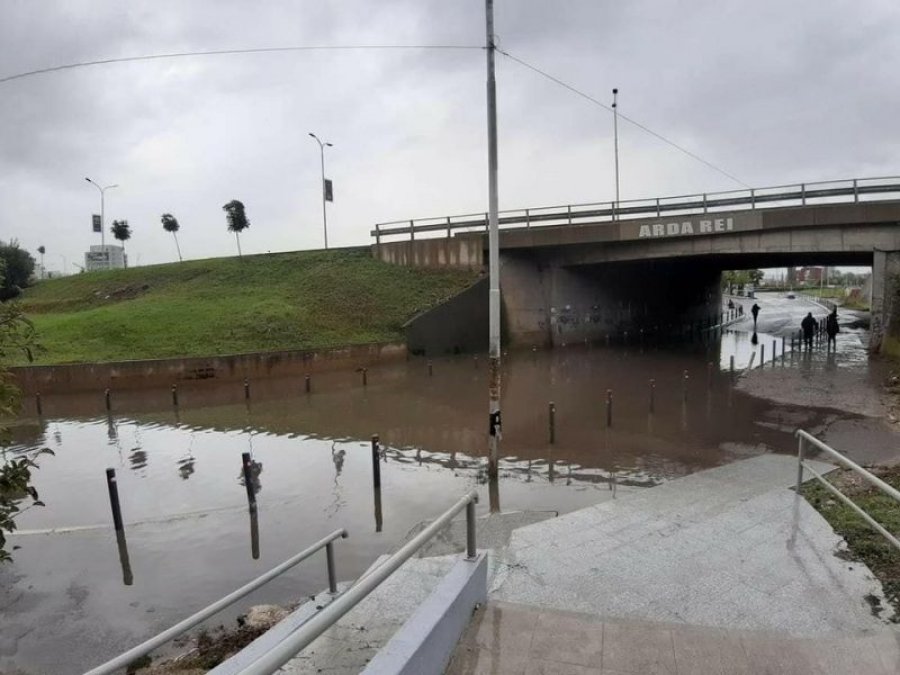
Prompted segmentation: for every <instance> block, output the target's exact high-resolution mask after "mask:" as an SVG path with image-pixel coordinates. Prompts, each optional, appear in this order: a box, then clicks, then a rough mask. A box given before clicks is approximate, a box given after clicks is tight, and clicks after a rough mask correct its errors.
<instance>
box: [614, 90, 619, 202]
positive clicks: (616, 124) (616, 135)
mask: <svg viewBox="0 0 900 675" xmlns="http://www.w3.org/2000/svg"><path fill="white" fill-rule="evenodd" d="M618 98H619V90H618V89H613V104H612V109H613V138H614V139H615V155H616V208H615V209H614V210H613V213H614V215H615V218H616V220H618V219H619V107H618Z"/></svg>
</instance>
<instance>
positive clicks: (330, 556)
mask: <svg viewBox="0 0 900 675" xmlns="http://www.w3.org/2000/svg"><path fill="white" fill-rule="evenodd" d="M325 560H326V562H327V564H328V592H329V593H331V594H332V595H334V594H335V593H337V592H338V589H337V576H336V575H335V573H334V542H333V541H329V542H328V543H327V544H325Z"/></svg>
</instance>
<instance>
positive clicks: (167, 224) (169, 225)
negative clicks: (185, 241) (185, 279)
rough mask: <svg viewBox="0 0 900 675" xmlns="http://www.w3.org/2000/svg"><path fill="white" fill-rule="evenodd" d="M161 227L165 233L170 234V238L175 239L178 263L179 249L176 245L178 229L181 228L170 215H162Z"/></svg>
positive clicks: (179, 260)
mask: <svg viewBox="0 0 900 675" xmlns="http://www.w3.org/2000/svg"><path fill="white" fill-rule="evenodd" d="M162 226H163V229H164V230H165V231H166V232H171V233H172V236H173V237H175V250H176V251H178V262H181V247H180V246H179V245H178V234H177V233H178V228H180V227H181V226H180V225H179V224H178V219H177V218H176V217H175V216H173V215H172V214H171V213H164V214H162Z"/></svg>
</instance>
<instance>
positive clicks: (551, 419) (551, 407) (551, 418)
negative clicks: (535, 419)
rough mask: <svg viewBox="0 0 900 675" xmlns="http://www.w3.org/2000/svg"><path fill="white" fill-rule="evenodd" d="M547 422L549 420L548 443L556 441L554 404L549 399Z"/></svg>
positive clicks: (551, 443)
mask: <svg viewBox="0 0 900 675" xmlns="http://www.w3.org/2000/svg"><path fill="white" fill-rule="evenodd" d="M547 411H548V413H549V422H550V445H553V444H554V443H556V404H555V403H554V402H553V401H550V405H549V406H548V410H547Z"/></svg>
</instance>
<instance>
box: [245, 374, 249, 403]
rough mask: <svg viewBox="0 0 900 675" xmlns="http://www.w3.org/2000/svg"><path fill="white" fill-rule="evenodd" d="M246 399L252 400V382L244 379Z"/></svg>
mask: <svg viewBox="0 0 900 675" xmlns="http://www.w3.org/2000/svg"><path fill="white" fill-rule="evenodd" d="M244 399H245V400H247V401H249V400H250V380H248V379H247V378H244Z"/></svg>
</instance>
